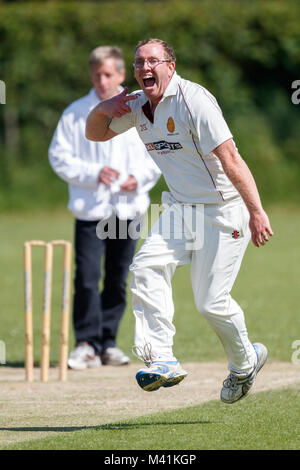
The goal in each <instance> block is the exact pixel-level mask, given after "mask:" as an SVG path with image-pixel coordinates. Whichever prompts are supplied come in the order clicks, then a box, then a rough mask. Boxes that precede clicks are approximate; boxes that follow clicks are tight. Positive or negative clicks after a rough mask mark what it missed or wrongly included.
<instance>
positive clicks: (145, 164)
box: [49, 88, 161, 221]
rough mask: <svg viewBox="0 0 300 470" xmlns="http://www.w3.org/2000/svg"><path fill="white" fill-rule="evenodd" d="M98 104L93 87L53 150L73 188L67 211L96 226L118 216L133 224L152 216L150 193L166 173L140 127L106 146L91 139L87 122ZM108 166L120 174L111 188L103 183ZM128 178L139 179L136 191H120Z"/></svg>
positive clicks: (74, 107) (65, 118) (66, 115)
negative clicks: (149, 213) (101, 177)
mask: <svg viewBox="0 0 300 470" xmlns="http://www.w3.org/2000/svg"><path fill="white" fill-rule="evenodd" d="M99 101H100V100H99V98H98V95H97V93H96V91H95V89H94V88H92V89H91V90H90V92H89V93H88V95H86V96H84V97H82V98H80V99H78V100H76V101H74V102H73V103H72V104H71V105H70V106H68V107H67V108H66V110H65V111H64V112H63V114H62V116H61V118H60V120H59V122H58V125H57V128H56V130H55V132H54V135H53V138H52V141H51V144H50V147H49V161H50V165H51V166H52V168H53V170H54V171H55V173H57V175H58V176H60V177H61V178H62V179H63V180H64V181H66V182H67V183H68V186H69V203H68V208H69V210H70V211H71V212H72V214H73V215H74V217H75V218H77V219H79V220H89V221H92V220H94V221H96V220H100V219H103V218H108V217H109V216H110V215H111V214H112V213H113V212H115V213H116V215H117V216H118V217H119V218H120V219H123V220H124V219H134V218H135V217H136V216H139V215H142V214H144V213H145V212H146V211H147V208H148V206H149V203H150V199H149V195H148V191H149V190H150V189H151V188H152V187H153V186H154V185H155V184H156V182H157V180H158V178H159V176H160V174H161V173H160V170H159V169H158V167H157V166H156V164H155V163H154V162H153V160H152V158H151V157H150V155H149V154H148V152H147V151H146V148H145V146H144V144H143V143H142V141H141V140H140V138H139V136H138V133H137V131H136V129H135V128H132V129H130V130H129V131H127V132H125V133H123V134H122V135H119V136H116V137H115V138H114V139H112V140H110V141H107V142H91V141H90V140H88V139H86V137H85V126H86V118H87V116H88V114H89V112H90V111H91V110H92V109H93V108H94V107H95V106H96V105H97V104H98V103H99ZM104 166H110V167H112V168H114V169H116V170H117V171H119V173H120V177H119V179H118V180H117V181H116V183H114V184H113V185H112V186H111V187H107V186H106V185H105V184H103V183H99V182H98V177H99V172H100V171H101V169H102V168H103V167H104ZM129 175H133V176H134V177H135V178H136V180H137V182H138V187H137V190H136V191H130V192H125V191H121V190H120V185H121V184H122V183H123V182H124V181H125V180H126V179H127V178H128V176H129Z"/></svg>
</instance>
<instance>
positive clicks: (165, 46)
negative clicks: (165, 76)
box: [135, 38, 176, 62]
mask: <svg viewBox="0 0 300 470" xmlns="http://www.w3.org/2000/svg"><path fill="white" fill-rule="evenodd" d="M145 44H160V45H161V46H162V47H163V49H164V52H165V56H166V58H167V59H169V60H171V61H172V62H176V57H175V53H174V50H173V49H172V47H171V46H170V45H169V44H168V43H167V42H166V41H163V40H162V39H157V38H148V39H144V40H143V41H140V42H139V43H138V44H137V46H136V48H135V52H137V50H138V49H139V48H140V47H142V46H145Z"/></svg>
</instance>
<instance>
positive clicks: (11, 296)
mask: <svg viewBox="0 0 300 470" xmlns="http://www.w3.org/2000/svg"><path fill="white" fill-rule="evenodd" d="M269 215H270V219H271V223H272V227H273V230H274V232H275V235H274V237H273V239H272V241H271V242H270V243H269V245H266V246H265V247H261V248H255V247H254V246H252V245H249V248H248V250H247V252H246V255H245V258H244V261H243V264H242V268H241V271H240V273H239V276H238V278H237V281H236V284H235V286H234V288H233V291H232V295H233V297H234V298H235V299H236V300H237V301H238V302H239V303H240V305H241V306H242V308H243V309H244V312H245V316H246V322H247V327H248V332H249V336H250V338H251V339H252V340H253V341H261V342H265V343H266V344H267V345H268V348H269V350H270V356H271V357H272V358H273V359H276V360H284V361H289V360H290V358H291V355H292V352H293V350H292V343H293V341H294V340H297V339H300V316H299V304H300V290H299V274H300V249H299V233H300V210H298V209H296V208H284V207H283V208H279V207H277V208H273V209H270V210H269ZM0 224H1V233H0V258H1V265H2V276H1V279H0V292H1V301H2V315H1V331H0V340H3V341H5V343H6V355H7V362H8V363H9V364H10V365H13V364H18V365H20V364H22V363H23V361H24V321H23V315H24V300H23V296H24V294H23V243H24V241H25V240H30V239H43V240H53V239H62V238H63V239H67V240H71V241H73V220H72V217H71V216H70V215H69V214H68V213H67V212H64V211H61V212H55V213H51V212H47V213H36V214H34V215H32V216H29V215H5V216H3V215H2V216H0ZM61 258H62V252H61V248H59V247H57V248H56V252H55V259H54V272H53V305H52V312H53V313H52V315H53V316H52V340H51V341H52V343H51V361H52V362H53V363H57V361H58V337H59V315H60V302H61V282H62V266H61V263H62V261H61ZM73 267H74V266H73ZM42 283H43V249H42V248H35V251H34V253H33V297H34V305H33V308H34V317H35V346H36V347H35V360H36V361H38V359H39V355H40V351H39V348H40V325H41V322H40V319H41V312H42ZM173 290H174V303H175V320H174V321H175V326H176V329H177V333H176V336H175V346H174V350H175V352H176V354H177V355H178V357H179V358H180V359H181V360H182V361H208V360H218V359H220V358H224V354H223V349H222V347H221V346H220V344H219V340H218V338H217V337H216V336H215V334H214V333H213V332H212V331H211V330H210V328H209V327H208V325H207V324H206V322H205V320H204V319H203V318H202V317H201V316H200V315H199V314H198V312H197V310H196V308H195V306H194V300H193V294H192V290H191V286H190V282H189V267H188V266H185V267H182V268H179V269H178V270H177V272H176V273H175V276H174V280H173ZM128 300H129V301H128V307H127V311H126V313H125V315H124V318H123V321H122V323H121V326H120V330H119V345H120V347H122V348H124V349H125V350H126V351H127V352H128V353H130V352H131V347H132V344H133V328H134V320H133V315H132V312H131V308H130V294H128ZM72 345H73V333H72V329H71V335H70V346H72Z"/></svg>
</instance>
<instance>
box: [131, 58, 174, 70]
mask: <svg viewBox="0 0 300 470" xmlns="http://www.w3.org/2000/svg"><path fill="white" fill-rule="evenodd" d="M145 62H147V64H149V66H150V67H151V68H154V67H156V66H157V65H158V64H162V63H163V62H171V60H170V59H167V60H160V59H145V60H144V59H136V60H134V61H133V62H132V65H133V66H134V68H135V69H142V68H143V67H144V63H145Z"/></svg>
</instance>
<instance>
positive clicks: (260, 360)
mask: <svg viewBox="0 0 300 470" xmlns="http://www.w3.org/2000/svg"><path fill="white" fill-rule="evenodd" d="M255 346H258V347H259V348H260V350H261V351H262V355H261V357H260V358H259V357H258V355H257V349H256V347H255ZM253 347H254V349H255V352H256V356H257V359H258V364H257V365H256V368H255V371H254V377H253V380H252V384H251V386H250V387H249V389H248V390H247V391H246V392H245V393H243V395H241V396H240V397H239V398H237V400H234V401H226V400H224V399H223V398H221V401H222V402H223V403H226V404H229V405H231V404H232V403H236V402H237V401H239V400H242V398H245V397H246V396H247V395H248V394H249V393H250V391H251V389H252V387H253V385H254V382H255V379H256V376H257V374H258V372H259V371H260V370H261V369H262V367H263V366H264V365H265V363H266V362H267V359H268V350H267V348H266V346H265V345H264V344H261V343H253Z"/></svg>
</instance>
